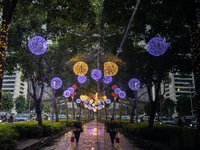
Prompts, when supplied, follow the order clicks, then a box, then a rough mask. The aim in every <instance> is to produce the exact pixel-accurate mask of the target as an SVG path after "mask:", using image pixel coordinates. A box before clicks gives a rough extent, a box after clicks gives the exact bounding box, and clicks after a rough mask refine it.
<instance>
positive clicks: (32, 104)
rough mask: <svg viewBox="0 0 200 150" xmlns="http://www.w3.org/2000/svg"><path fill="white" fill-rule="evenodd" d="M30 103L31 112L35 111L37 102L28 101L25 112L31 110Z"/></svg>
mask: <svg viewBox="0 0 200 150" xmlns="http://www.w3.org/2000/svg"><path fill="white" fill-rule="evenodd" d="M29 101H30V102H31V103H30V110H33V109H35V102H34V100H28V99H27V100H26V105H25V110H29Z"/></svg>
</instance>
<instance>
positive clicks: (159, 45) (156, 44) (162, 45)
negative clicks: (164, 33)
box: [147, 37, 167, 56]
mask: <svg viewBox="0 0 200 150" xmlns="http://www.w3.org/2000/svg"><path fill="white" fill-rule="evenodd" d="M147 50H148V52H149V53H150V54H151V55H153V56H160V55H163V54H164V53H165V51H166V50H167V43H166V41H165V40H164V39H163V38H160V37H154V38H152V39H151V40H150V41H149V42H148V44H147Z"/></svg>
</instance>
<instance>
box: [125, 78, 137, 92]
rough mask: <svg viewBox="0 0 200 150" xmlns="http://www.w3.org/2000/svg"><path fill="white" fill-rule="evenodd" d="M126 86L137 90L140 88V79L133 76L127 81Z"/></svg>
mask: <svg viewBox="0 0 200 150" xmlns="http://www.w3.org/2000/svg"><path fill="white" fill-rule="evenodd" d="M128 86H129V88H130V89H131V90H138V89H139V88H140V81H139V80H138V79H136V78H133V79H131V80H130V81H129V82H128Z"/></svg>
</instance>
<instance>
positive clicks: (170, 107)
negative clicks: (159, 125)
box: [163, 98, 175, 117]
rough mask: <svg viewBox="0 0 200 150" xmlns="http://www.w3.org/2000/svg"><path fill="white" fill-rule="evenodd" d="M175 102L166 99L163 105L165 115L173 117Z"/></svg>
mask: <svg viewBox="0 0 200 150" xmlns="http://www.w3.org/2000/svg"><path fill="white" fill-rule="evenodd" d="M174 109H175V102H174V101H173V100H171V99H170V98H166V99H165V100H164V104H163V113H164V114H167V115H168V117H171V116H172V115H173V114H174Z"/></svg>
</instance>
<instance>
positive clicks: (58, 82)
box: [51, 77, 62, 89]
mask: <svg viewBox="0 0 200 150" xmlns="http://www.w3.org/2000/svg"><path fill="white" fill-rule="evenodd" d="M61 86H62V80H61V79H60V78H58V77H55V78H53V79H52V80H51V87H52V88H53V89H59V88H60V87H61Z"/></svg>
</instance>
